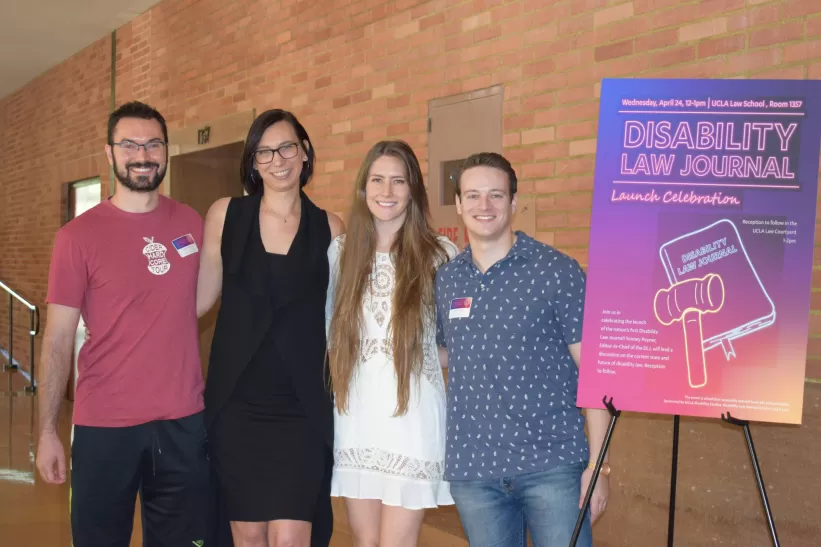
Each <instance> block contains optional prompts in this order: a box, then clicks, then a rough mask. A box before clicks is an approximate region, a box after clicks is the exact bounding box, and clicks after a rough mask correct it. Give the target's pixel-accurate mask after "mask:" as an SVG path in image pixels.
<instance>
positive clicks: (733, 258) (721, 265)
mask: <svg viewBox="0 0 821 547" xmlns="http://www.w3.org/2000/svg"><path fill="white" fill-rule="evenodd" d="M659 256H660V258H661V262H662V264H663V266H664V270H665V272H666V274H667V280H668V282H669V283H670V287H668V288H664V289H661V290H660V291H658V292H657V293H656V296H655V301H654V306H655V312H656V318H657V319H658V320H659V321H660V322H661V323H662V324H664V325H666V326H668V325H670V324H672V323H673V322H676V321H681V322H682V324H683V328H684V335H685V348H686V352H687V363H688V373H689V375H690V385H691V386H692V387H702V386H703V385H705V384H706V380H707V374H706V372H707V371H706V364H704V363H703V357H704V353H705V352H707V351H709V350H711V349H713V348H717V347H719V346H721V347H722V349H723V350H724V357H725V359H727V360H728V361H729V360H730V359H731V358H734V357H736V351H735V348H734V347H733V343H732V342H733V340H736V339H738V338H741V337H743V336H747V335H749V334H752V333H754V332H757V331H759V330H761V329H764V328H766V327H769V326H770V325H772V324H773V323H775V304H774V303H773V301H772V299H771V298H770V296H769V294H768V293H767V290H766V288H765V287H764V284H763V283H762V282H761V278H760V277H759V275H758V272H757V271H756V269H755V266H754V265H753V263H752V261H751V260H750V257H749V255H748V253H747V250H746V248H745V247H744V243H743V241H742V240H741V236H740V234H739V232H738V229H737V228H736V226H735V224H734V223H733V222H732V221H730V220H727V219H722V220H719V221H717V222H714V223H712V224H710V225H708V226H705V227H704V228H700V229H698V230H695V231H692V232H689V233H687V234H684V235H681V236H679V237H677V238H675V239H673V240H670V241H668V242H666V243H664V244H663V245H661V247H660V249H659ZM685 282H687V283H685ZM676 298H679V299H683V300H681V301H679V302H676ZM678 312H680V313H679V314H678V315H676V314H677V313H678ZM697 343H698V344H699V345H700V346H701V347H702V350H703V351H696V346H695V344H697ZM699 355H700V356H701V357H699Z"/></svg>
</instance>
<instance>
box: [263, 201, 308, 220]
mask: <svg viewBox="0 0 821 547" xmlns="http://www.w3.org/2000/svg"><path fill="white" fill-rule="evenodd" d="M300 205H301V203H300V202H299V201H297V202H296V203H295V204H294V207H293V209H292V210H291V211H289V212H288V213H286V214H284V215H281V214H279V213H277V212H276V211H274V210H273V209H272V208H271V207H269V206H267V205H266V204H265V202H263V212H265V213H268V214H270V215H271V216H273V217H275V218H278V219H282V223H283V224H288V218H289V217H291V216H296V217H299V214H300V212H301V211H300V209H301V207H300Z"/></svg>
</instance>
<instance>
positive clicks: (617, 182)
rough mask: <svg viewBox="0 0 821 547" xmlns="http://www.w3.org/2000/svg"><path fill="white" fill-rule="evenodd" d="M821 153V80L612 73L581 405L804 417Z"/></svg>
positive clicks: (604, 103) (605, 87)
mask: <svg viewBox="0 0 821 547" xmlns="http://www.w3.org/2000/svg"><path fill="white" fill-rule="evenodd" d="M819 150H821V82H819V81H784V80H779V81H771V80H638V79H636V80H631V79H627V80H604V81H603V83H602V92H601V108H600V113H599V135H598V149H597V156H596V174H595V183H594V191H593V214H592V221H591V228H590V253H589V262H588V271H587V276H588V277H587V296H586V302H585V310H584V323H583V335H582V360H581V365H580V378H579V391H578V400H577V402H578V405H579V406H580V407H588V408H603V407H604V405H603V404H602V399H603V398H604V397H605V396H606V397H607V398H608V399H609V398H610V397H612V398H613V404H614V405H615V407H616V408H618V409H620V410H628V411H636V412H650V413H660V414H679V415H683V416H704V417H716V418H718V417H720V416H721V414H722V413H724V412H728V411H729V412H730V413H732V415H733V416H735V417H737V418H741V419H745V420H752V421H762V422H779V423H792V424H795V423H801V414H802V405H803V394H804V374H805V367H806V354H807V338H808V323H809V311H810V288H811V276H812V260H813V249H814V244H815V241H814V238H815V215H816V199H817V189H818V167H819Z"/></svg>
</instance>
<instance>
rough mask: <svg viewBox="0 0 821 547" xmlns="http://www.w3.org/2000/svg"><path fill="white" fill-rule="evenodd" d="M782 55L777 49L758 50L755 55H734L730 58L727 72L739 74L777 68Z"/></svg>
mask: <svg viewBox="0 0 821 547" xmlns="http://www.w3.org/2000/svg"><path fill="white" fill-rule="evenodd" d="M781 61H782V53H781V50H780V49H777V48H764V49H760V50H756V51H754V52H753V53H743V54H740V55H733V56H731V57H730V58H729V63H728V66H727V70H728V72H729V73H730V74H736V73H739V72H747V71H749V70H757V69H762V68H767V67H771V66H776V65H779V64H781Z"/></svg>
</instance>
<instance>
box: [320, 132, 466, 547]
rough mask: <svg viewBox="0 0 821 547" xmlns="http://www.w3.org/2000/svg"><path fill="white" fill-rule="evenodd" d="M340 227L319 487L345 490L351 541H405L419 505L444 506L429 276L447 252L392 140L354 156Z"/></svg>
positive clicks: (415, 532) (440, 388)
mask: <svg viewBox="0 0 821 547" xmlns="http://www.w3.org/2000/svg"><path fill="white" fill-rule="evenodd" d="M347 224H348V228H347V235H346V236H340V237H338V238H336V239H334V240H333V242H332V243H331V245H330V248H329V250H328V260H329V263H330V268H331V277H330V287H329V290H328V305H327V310H326V317H327V321H328V352H329V360H330V372H331V381H332V387H333V391H334V397H335V409H336V420H335V442H334V471H333V480H332V486H331V495H333V496H337V497H342V498H345V504H346V509H347V512H348V520H349V522H350V525H351V530H352V532H353V536H354V545H356V546H357V547H372V546H375V545H381V546H384V547H387V546H391V547H393V546H401V547H405V546H413V545H416V543H417V540H418V537H419V529H420V527H421V525H422V518H423V516H424V510H425V509H426V508H429V507H430V508H433V507H437V506H439V505H451V504H453V499H452V498H451V496H450V487H449V485H448V483H447V482H445V481H444V480H443V471H444V457H445V384H444V380H443V375H442V368H441V365H440V362H439V355H438V351H437V346H436V327H435V325H436V323H435V308H434V278H435V273H436V269H437V267H438V266H439V265H441V264H442V263H444V262H446V261H447V260H449V259H450V258H453V257H454V256H455V255H456V254H457V252H458V251H457V248H456V246H455V245H453V243H451V242H450V241H449V240H448V239H447V238H445V237H442V236H437V234H436V233H435V232H434V231H433V229H432V227H431V225H430V221H429V206H428V199H427V193H426V191H425V186H424V184H423V181H422V172H421V170H420V168H419V162H418V160H417V159H416V156H415V155H414V153H413V150H411V148H410V147H409V146H408V145H407V144H406V143H404V142H402V141H383V142H380V143H378V144H376V145H375V146H374V147H373V148H372V149H371V151H370V152H369V153H368V155H367V156H366V158H365V160H364V162H363V163H362V166H361V168H360V171H359V175H358V176H357V180H356V188H355V194H354V199H353V203H352V205H351V211H350V217H349V219H348V223H347Z"/></svg>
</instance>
